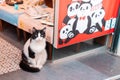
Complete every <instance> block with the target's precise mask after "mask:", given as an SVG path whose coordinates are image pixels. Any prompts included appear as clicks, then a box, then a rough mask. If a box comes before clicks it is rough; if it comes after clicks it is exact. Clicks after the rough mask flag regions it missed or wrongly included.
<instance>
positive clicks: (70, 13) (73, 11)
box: [67, 2, 80, 17]
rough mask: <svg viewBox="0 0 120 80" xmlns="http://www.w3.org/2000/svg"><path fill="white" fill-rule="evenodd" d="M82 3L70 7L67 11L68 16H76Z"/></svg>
mask: <svg viewBox="0 0 120 80" xmlns="http://www.w3.org/2000/svg"><path fill="white" fill-rule="evenodd" d="M79 6H80V3H79V2H73V3H71V4H70V5H69V6H68V9H67V15H68V16H69V17H71V16H75V15H76V13H77V10H78V9H79Z"/></svg>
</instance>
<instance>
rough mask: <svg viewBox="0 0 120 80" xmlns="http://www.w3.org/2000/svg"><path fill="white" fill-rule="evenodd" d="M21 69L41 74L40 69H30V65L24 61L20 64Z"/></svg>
mask: <svg viewBox="0 0 120 80" xmlns="http://www.w3.org/2000/svg"><path fill="white" fill-rule="evenodd" d="M19 66H20V68H21V69H22V70H24V71H27V72H39V71H40V69H39V68H33V67H30V66H29V65H28V64H26V63H25V62H24V61H23V60H21V62H20V64H19Z"/></svg>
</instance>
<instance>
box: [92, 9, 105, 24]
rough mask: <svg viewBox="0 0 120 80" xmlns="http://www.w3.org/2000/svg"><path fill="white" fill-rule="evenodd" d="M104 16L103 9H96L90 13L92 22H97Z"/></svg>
mask: <svg viewBox="0 0 120 80" xmlns="http://www.w3.org/2000/svg"><path fill="white" fill-rule="evenodd" d="M104 16H105V11H104V10H103V9H98V10H95V11H94V12H93V13H92V15H91V18H92V21H93V22H99V21H101V20H102V19H103V18H104Z"/></svg>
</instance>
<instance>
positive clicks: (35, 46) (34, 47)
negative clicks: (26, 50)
mask: <svg viewBox="0 0 120 80" xmlns="http://www.w3.org/2000/svg"><path fill="white" fill-rule="evenodd" d="M30 48H31V49H32V50H33V51H34V52H35V53H40V52H41V51H42V50H43V49H45V43H44V42H41V43H37V42H32V43H31V44H30Z"/></svg>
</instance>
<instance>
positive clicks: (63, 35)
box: [59, 18, 77, 44]
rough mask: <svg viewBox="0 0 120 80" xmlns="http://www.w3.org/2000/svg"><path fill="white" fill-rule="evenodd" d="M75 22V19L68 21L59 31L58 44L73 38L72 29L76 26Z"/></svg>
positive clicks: (73, 31) (73, 32)
mask: <svg viewBox="0 0 120 80" xmlns="http://www.w3.org/2000/svg"><path fill="white" fill-rule="evenodd" d="M76 21H77V20H76V18H72V19H70V20H69V21H68V23H67V25H65V26H64V27H62V29H61V30H60V39H59V44H63V43H67V42H69V41H70V40H71V39H72V38H74V37H75V30H74V27H75V26H76ZM63 40H64V42H63Z"/></svg>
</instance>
